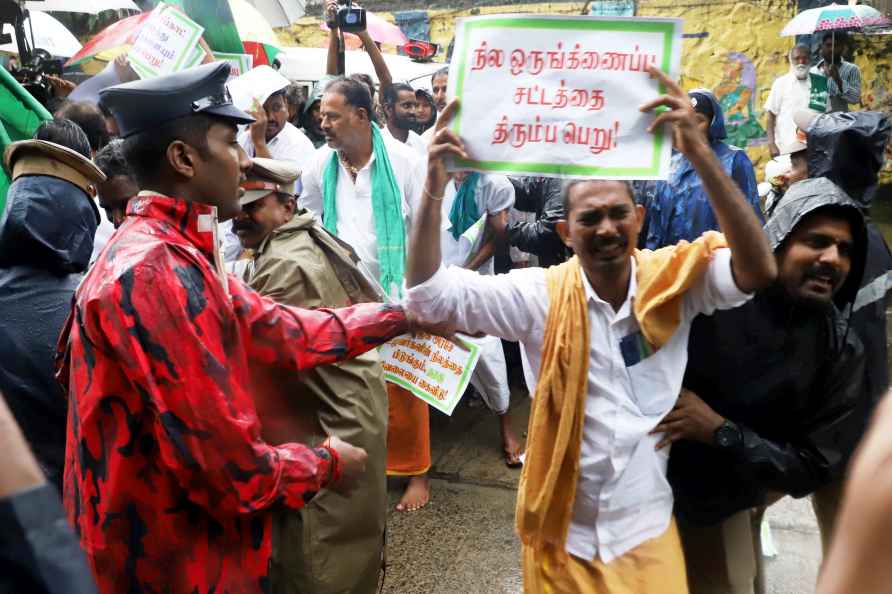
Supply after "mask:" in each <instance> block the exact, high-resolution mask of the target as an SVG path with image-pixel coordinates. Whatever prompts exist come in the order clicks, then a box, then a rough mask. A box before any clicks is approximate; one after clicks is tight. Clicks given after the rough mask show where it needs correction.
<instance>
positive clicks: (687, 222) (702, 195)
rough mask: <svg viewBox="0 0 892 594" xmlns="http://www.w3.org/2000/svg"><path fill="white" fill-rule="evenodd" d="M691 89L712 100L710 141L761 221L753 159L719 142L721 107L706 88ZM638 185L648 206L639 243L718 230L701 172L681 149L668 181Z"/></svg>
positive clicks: (652, 245) (674, 239)
mask: <svg viewBox="0 0 892 594" xmlns="http://www.w3.org/2000/svg"><path fill="white" fill-rule="evenodd" d="M692 93H698V94H701V95H704V96H706V97H707V98H708V99H709V101H710V102H711V103H712V109H713V113H714V114H715V115H714V116H713V118H712V122H711V123H710V126H709V144H710V146H711V147H712V150H713V151H714V152H715V155H716V157H718V159H719V161H720V162H721V164H722V167H723V168H724V170H725V173H727V174H728V175H730V176H731V178H732V179H734V181H735V182H737V185H738V186H740V190H741V191H742V192H743V195H744V196H745V197H746V200H747V202H749V203H750V205H752V207H753V211H754V212H755V213H756V216H758V217H759V220H760V221H762V222H764V219H763V217H762V211H761V208H760V206H759V194H758V192H757V190H756V174H755V171H754V170H753V164H752V162H751V161H750V159H749V157H748V156H747V154H746V152H745V151H743V150H742V149H739V148H736V147H733V146H731V145H729V144H726V143H724V142H722V139H723V138H725V137H726V136H727V133H726V132H725V116H724V114H723V113H722V108H721V106H720V105H719V103H718V101H717V100H716V98H715V96H714V95H713V94H712V93H711V92H710V91H707V90H705V89H696V90H695V91H692ZM639 189H640V190H641V192H640V193H639V197H638V199H639V202H642V203H643V204H644V205H645V207H646V208H647V213H646V221H645V227H644V228H642V234H641V242H640V243H641V247H646V248H649V249H657V248H660V247H663V246H667V245H673V244H676V243H678V242H679V241H681V240H682V239H686V240H688V241H693V240H695V239H697V238H698V237H700V235H701V234H703V232H704V231H710V230H719V224H718V221H717V220H716V218H715V213H713V211H712V206H711V205H710V204H709V198H708V196H707V195H706V190H705V189H704V188H703V184H702V183H701V182H700V176H699V175H697V172H696V171H694V166H693V165H692V164H691V162H690V161H688V159H687V157H685V156H684V155H682V154H681V153H679V152H676V151H673V154H672V162H671V165H670V169H669V178H668V179H667V180H666V181H658V182H654V183H647V184H644V185H642V186H639Z"/></svg>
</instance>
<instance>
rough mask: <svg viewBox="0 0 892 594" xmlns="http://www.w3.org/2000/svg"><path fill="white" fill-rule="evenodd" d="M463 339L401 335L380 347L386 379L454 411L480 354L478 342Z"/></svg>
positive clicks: (432, 404)
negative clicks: (452, 339)
mask: <svg viewBox="0 0 892 594" xmlns="http://www.w3.org/2000/svg"><path fill="white" fill-rule="evenodd" d="M459 340H460V339H459ZM460 342H461V344H456V343H454V342H452V341H450V340H446V339H445V338H442V337H440V336H434V335H432V334H425V333H419V334H417V335H415V336H414V337H413V336H410V335H408V334H406V335H403V336H398V337H396V338H394V339H393V340H391V341H390V342H388V343H386V344H383V345H381V346H380V347H379V348H378V352H379V354H380V356H381V366H382V367H383V368H384V379H385V380H387V381H389V382H391V383H393V384H396V385H398V386H400V387H402V388H405V389H406V390H408V391H409V392H411V393H412V394H413V395H415V396H416V397H418V398H421V399H422V400H424V401H425V402H427V403H428V404H429V405H431V406H432V407H434V408H436V409H437V410H439V411H441V412H444V413H446V414H447V415H451V414H452V411H453V410H454V409H455V406H456V405H457V404H458V401H459V400H461V397H462V394H464V392H465V388H467V387H468V382H469V381H470V379H471V373H472V372H473V371H474V367H475V366H476V365H477V360H478V359H479V358H480V347H479V346H477V345H476V344H473V343H471V342H469V341H466V340H460Z"/></svg>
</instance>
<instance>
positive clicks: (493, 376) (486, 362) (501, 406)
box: [470, 336, 511, 415]
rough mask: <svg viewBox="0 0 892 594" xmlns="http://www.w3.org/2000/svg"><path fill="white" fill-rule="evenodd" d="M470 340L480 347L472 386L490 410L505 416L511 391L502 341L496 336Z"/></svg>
mask: <svg viewBox="0 0 892 594" xmlns="http://www.w3.org/2000/svg"><path fill="white" fill-rule="evenodd" d="M470 340H472V341H473V342H474V344H477V345H478V346H480V359H479V360H478V361H477V366H476V367H475V368H474V373H473V374H472V375H471V385H473V386H474V389H475V390H477V392H478V393H479V394H480V397H481V398H483V402H484V403H486V406H487V408H489V410H491V411H492V412H494V413H495V414H497V415H503V414H505V413H506V412H508V405H509V403H510V400H511V391H510V390H509V389H508V366H507V365H506V364H505V351H503V350H502V341H501V340H500V339H499V338H496V337H495V336H484V337H483V338H472V339H470Z"/></svg>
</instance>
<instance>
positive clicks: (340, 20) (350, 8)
mask: <svg viewBox="0 0 892 594" xmlns="http://www.w3.org/2000/svg"><path fill="white" fill-rule="evenodd" d="M336 18H337V24H338V28H339V29H340V30H341V31H343V32H344V33H361V32H362V31H365V28H366V20H365V8H362V7H361V6H355V5H354V4H353V2H351V0H338V12H337V16H336Z"/></svg>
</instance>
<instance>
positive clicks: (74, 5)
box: [25, 0, 139, 14]
mask: <svg viewBox="0 0 892 594" xmlns="http://www.w3.org/2000/svg"><path fill="white" fill-rule="evenodd" d="M25 8H27V9H28V10H45V11H48V12H84V13H88V14H99V13H100V12H102V11H103V10H124V9H126V10H137V11H138V10H139V6H137V5H136V3H134V2H133V0H77V1H75V0H40V1H38V2H25Z"/></svg>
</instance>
